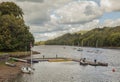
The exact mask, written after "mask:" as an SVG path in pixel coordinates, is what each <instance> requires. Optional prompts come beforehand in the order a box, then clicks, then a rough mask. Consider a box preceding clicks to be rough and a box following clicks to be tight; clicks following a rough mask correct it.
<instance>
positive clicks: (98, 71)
mask: <svg viewBox="0 0 120 82" xmlns="http://www.w3.org/2000/svg"><path fill="white" fill-rule="evenodd" d="M73 48H74V47H70V46H66V48H63V46H39V47H35V48H34V49H35V50H37V51H40V52H41V54H40V55H37V56H35V57H42V55H45V57H55V55H56V54H57V55H58V56H60V57H68V58H80V57H86V58H87V59H89V60H93V59H94V58H96V59H97V60H99V61H104V62H108V63H109V66H108V67H94V66H80V65H79V63H78V62H39V63H38V64H34V68H35V69H36V70H35V71H34V73H33V74H31V75H28V74H23V75H22V76H20V77H19V78H18V79H16V81H15V82H120V79H119V77H120V65H119V64H120V60H119V58H120V51H119V50H110V49H99V51H100V53H96V52H94V51H95V50H96V49H94V48H83V51H82V52H80V51H77V50H76V49H73ZM89 51H92V52H89ZM112 68H115V70H116V72H112Z"/></svg>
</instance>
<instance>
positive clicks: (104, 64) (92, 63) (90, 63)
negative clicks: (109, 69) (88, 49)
mask: <svg viewBox="0 0 120 82" xmlns="http://www.w3.org/2000/svg"><path fill="white" fill-rule="evenodd" d="M89 65H91V66H108V63H102V62H89Z"/></svg>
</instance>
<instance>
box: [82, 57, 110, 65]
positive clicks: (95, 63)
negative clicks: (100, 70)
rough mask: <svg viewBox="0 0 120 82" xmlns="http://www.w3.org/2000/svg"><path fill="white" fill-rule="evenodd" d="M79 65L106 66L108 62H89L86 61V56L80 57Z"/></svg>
mask: <svg viewBox="0 0 120 82" xmlns="http://www.w3.org/2000/svg"><path fill="white" fill-rule="evenodd" d="M80 65H91V66H108V63H103V62H96V61H95V62H91V61H87V60H86V58H84V59H80Z"/></svg>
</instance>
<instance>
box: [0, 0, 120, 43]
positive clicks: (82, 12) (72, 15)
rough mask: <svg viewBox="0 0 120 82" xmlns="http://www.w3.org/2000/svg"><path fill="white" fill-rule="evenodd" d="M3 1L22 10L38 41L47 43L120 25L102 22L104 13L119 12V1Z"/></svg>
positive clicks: (108, 19) (115, 20) (117, 20)
mask: <svg viewBox="0 0 120 82" xmlns="http://www.w3.org/2000/svg"><path fill="white" fill-rule="evenodd" d="M3 1H13V2H15V3H16V4H17V5H19V6H20V7H21V8H22V9H23V12H24V19H25V22H26V24H27V25H29V26H30V31H31V32H32V33H33V35H34V37H35V40H36V41H40V40H48V39H51V38H55V37H57V36H60V35H63V34H65V33H68V32H69V33H73V32H77V31H80V30H90V29H93V28H96V27H103V26H110V27H111V26H117V25H120V18H119V17H118V18H117V19H114V20H113V19H112V17H110V18H109V17H108V18H107V19H105V20H102V23H101V22H100V21H101V20H100V19H101V18H102V17H103V15H104V14H105V13H111V12H120V5H119V3H120V0H1V1H0V2H3ZM114 15H115V14H113V17H114ZM102 19H104V17H103V18H102Z"/></svg>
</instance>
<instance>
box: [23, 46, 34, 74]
mask: <svg viewBox="0 0 120 82" xmlns="http://www.w3.org/2000/svg"><path fill="white" fill-rule="evenodd" d="M26 63H27V62H26ZM21 71H22V72H23V73H27V74H30V73H33V71H34V68H33V66H32V46H31V64H30V66H27V65H26V66H23V67H21Z"/></svg>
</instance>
